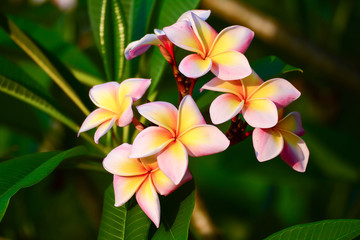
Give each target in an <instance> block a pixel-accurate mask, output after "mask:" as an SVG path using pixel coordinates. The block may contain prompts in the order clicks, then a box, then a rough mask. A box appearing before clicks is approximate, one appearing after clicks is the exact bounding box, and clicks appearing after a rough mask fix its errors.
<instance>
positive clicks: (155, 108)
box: [137, 101, 178, 133]
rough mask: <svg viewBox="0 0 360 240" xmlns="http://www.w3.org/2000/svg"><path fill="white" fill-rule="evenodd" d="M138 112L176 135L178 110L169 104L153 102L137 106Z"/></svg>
mask: <svg viewBox="0 0 360 240" xmlns="http://www.w3.org/2000/svg"><path fill="white" fill-rule="evenodd" d="M137 110H138V112H139V113H140V114H141V115H142V116H144V117H145V118H146V119H147V120H149V121H150V122H152V123H155V124H156V125H159V126H161V127H164V128H166V129H168V130H169V131H170V132H172V133H175V131H176V126H177V117H178V110H177V109H176V107H175V106H174V105H172V104H170V103H168V102H160V101H159V102H151V103H145V104H143V105H140V106H137Z"/></svg>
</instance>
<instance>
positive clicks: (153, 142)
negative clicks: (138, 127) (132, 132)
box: [129, 127, 173, 158]
mask: <svg viewBox="0 0 360 240" xmlns="http://www.w3.org/2000/svg"><path fill="white" fill-rule="evenodd" d="M172 139H173V136H172V134H171V133H170V132H169V130H167V129H165V128H162V127H148V128H145V129H144V130H143V131H141V132H140V133H139V134H138V135H137V136H136V138H135V140H134V142H133V147H132V150H131V154H130V156H129V157H130V158H144V157H148V156H150V155H153V154H155V153H158V152H159V151H160V150H161V149H163V148H164V147H165V146H166V145H168V144H169V143H170V142H171V141H172Z"/></svg>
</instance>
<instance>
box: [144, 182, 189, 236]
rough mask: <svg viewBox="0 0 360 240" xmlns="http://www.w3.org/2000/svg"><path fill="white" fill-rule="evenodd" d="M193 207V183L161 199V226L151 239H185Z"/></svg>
mask: <svg viewBox="0 0 360 240" xmlns="http://www.w3.org/2000/svg"><path fill="white" fill-rule="evenodd" d="M194 205H195V185H194V182H193V181H191V182H188V183H186V184H184V186H181V187H180V188H179V189H178V190H176V191H175V192H174V193H172V194H170V195H169V196H167V197H163V198H161V224H160V227H159V229H157V230H156V231H155V233H154V235H153V236H152V239H153V240H155V239H158V240H161V239H172V240H177V239H187V238H188V232H189V224H190V219H191V215H192V212H193V210H194ZM153 229H154V228H153ZM150 235H151V234H150Z"/></svg>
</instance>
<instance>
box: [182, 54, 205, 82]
mask: <svg viewBox="0 0 360 240" xmlns="http://www.w3.org/2000/svg"><path fill="white" fill-rule="evenodd" d="M211 66H212V62H211V59H210V58H208V57H207V58H205V59H203V58H202V57H201V56H200V55H199V54H190V55H188V56H186V57H184V58H183V60H181V62H180V64H179V71H180V72H181V73H182V74H184V75H185V76H186V77H188V78H199V77H201V76H204V75H205V74H206V73H208V72H209V71H210V69H211Z"/></svg>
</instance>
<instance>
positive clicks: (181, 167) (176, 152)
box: [157, 140, 188, 184]
mask: <svg viewBox="0 0 360 240" xmlns="http://www.w3.org/2000/svg"><path fill="white" fill-rule="evenodd" d="M157 159H158V164H159V168H160V170H161V171H162V172H163V173H164V174H165V175H166V176H167V177H168V178H170V180H171V181H172V182H174V183H175V184H179V183H180V181H181V180H182V178H183V177H184V175H185V172H186V170H187V168H188V155H187V152H186V149H185V147H184V146H183V145H182V144H181V143H180V142H179V141H177V140H176V141H172V142H171V143H170V144H169V145H168V146H166V147H165V148H164V149H163V150H161V151H160V152H159V154H158V158H157Z"/></svg>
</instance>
